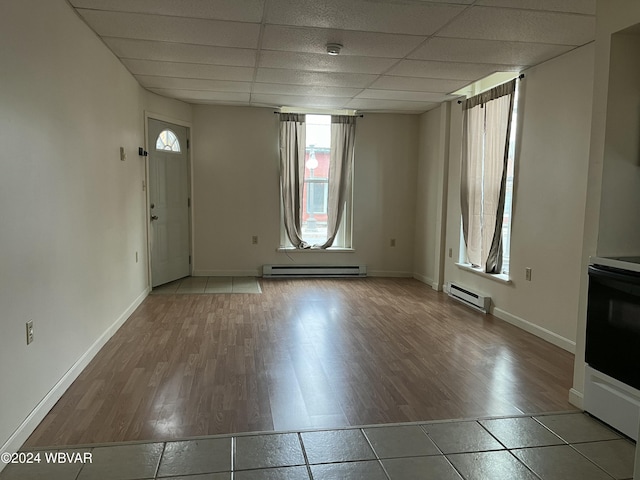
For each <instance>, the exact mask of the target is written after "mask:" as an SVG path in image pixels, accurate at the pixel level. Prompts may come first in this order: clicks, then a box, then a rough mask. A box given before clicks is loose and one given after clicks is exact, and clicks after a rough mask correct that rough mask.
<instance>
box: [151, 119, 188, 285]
mask: <svg viewBox="0 0 640 480" xmlns="http://www.w3.org/2000/svg"><path fill="white" fill-rule="evenodd" d="M150 119H152V120H159V121H161V122H167V123H173V124H174V125H179V126H181V127H185V128H186V129H187V141H188V142H189V147H188V148H187V153H188V154H187V190H188V192H189V199H190V208H189V257H190V259H191V262H190V263H189V274H192V273H193V265H194V263H195V257H194V253H193V250H194V249H193V247H194V228H193V227H194V226H193V211H194V208H195V207H194V201H193V154H192V153H191V152H192V151H193V148H192V147H193V140H192V131H193V127H192V123H191V122H185V121H184V120H180V119H177V118H173V117H168V116H166V115H161V114H159V113H155V112H150V111H148V110H145V111H144V145H145V147H144V149H145V151H146V152H151V149H152V148H155V147H152V146H151V145H149V120H150ZM144 178H145V180H144V185H143V189H144V193H145V217H144V218H145V227H146V229H145V232H146V235H147V242H146V244H147V288H148V289H149V291H151V290H152V287H151V285H152V284H153V283H152V278H151V214H150V212H151V200H150V198H149V154H148V155H146V156H145V157H144Z"/></svg>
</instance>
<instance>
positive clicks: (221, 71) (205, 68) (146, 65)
mask: <svg viewBox="0 0 640 480" xmlns="http://www.w3.org/2000/svg"><path fill="white" fill-rule="evenodd" d="M122 63H124V65H125V66H126V67H127V68H128V69H129V71H130V72H131V73H133V74H134V75H153V76H161V77H179V78H208V79H211V80H237V81H240V82H251V81H252V80H253V71H254V69H253V68H252V67H227V66H222V65H203V64H198V63H178V62H157V61H153V60H132V59H123V60H122Z"/></svg>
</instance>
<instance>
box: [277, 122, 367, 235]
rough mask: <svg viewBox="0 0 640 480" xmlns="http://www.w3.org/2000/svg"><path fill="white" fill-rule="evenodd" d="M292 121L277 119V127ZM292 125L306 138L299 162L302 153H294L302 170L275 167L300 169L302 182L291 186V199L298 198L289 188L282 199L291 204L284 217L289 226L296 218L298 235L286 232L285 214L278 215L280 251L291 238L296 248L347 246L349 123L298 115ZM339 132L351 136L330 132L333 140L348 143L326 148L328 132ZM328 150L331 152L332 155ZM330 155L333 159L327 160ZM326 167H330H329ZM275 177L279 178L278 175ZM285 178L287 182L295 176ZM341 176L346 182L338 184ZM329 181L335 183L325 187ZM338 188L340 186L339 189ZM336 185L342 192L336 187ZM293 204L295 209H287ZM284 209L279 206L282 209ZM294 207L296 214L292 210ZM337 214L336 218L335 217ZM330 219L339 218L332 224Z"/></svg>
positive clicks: (349, 194)
mask: <svg viewBox="0 0 640 480" xmlns="http://www.w3.org/2000/svg"><path fill="white" fill-rule="evenodd" d="M292 119H293V118H291V119H289V120H287V119H284V118H282V117H281V128H282V126H283V124H282V122H283V120H284V121H285V122H286V121H292ZM296 121H298V122H299V123H298V125H299V126H300V127H299V128H301V129H304V136H305V139H306V140H305V144H304V159H302V151H301V150H299V151H300V154H298V158H299V159H300V160H297V161H296V162H297V163H296V165H299V162H300V161H304V169H303V168H302V165H300V167H296V166H295V165H294V164H293V163H291V162H288V163H287V166H285V167H282V165H284V164H283V163H281V168H286V169H289V170H288V171H289V172H295V171H296V170H297V168H300V171H302V170H304V174H303V175H304V176H303V178H302V179H299V181H300V184H299V185H300V186H299V187H296V188H298V192H299V195H300V197H299V198H300V201H299V202H295V201H294V200H295V199H296V198H298V197H297V196H296V195H298V194H296V193H295V192H294V191H293V189H291V190H290V195H291V196H287V198H288V199H290V200H291V203H288V205H289V206H290V207H289V208H291V210H290V211H291V214H290V215H291V217H288V218H292V220H291V223H293V222H294V220H293V219H295V218H297V219H299V221H300V223H299V234H295V235H294V234H291V233H290V232H288V231H287V227H286V226H285V223H286V222H285V220H286V219H285V216H286V215H287V213H286V211H283V216H282V228H281V245H282V246H283V247H285V248H291V247H293V246H294V244H293V243H292V241H291V237H290V235H294V237H295V238H296V240H297V241H298V242H299V243H300V246H299V247H298V248H309V247H311V248H314V247H316V248H317V247H322V248H325V246H326V245H329V246H330V247H334V248H351V170H352V168H351V165H352V162H353V132H354V131H355V130H354V129H355V119H354V117H345V116H334V117H332V116H331V115H299V116H297V117H296ZM345 129H350V130H351V134H349V135H347V134H346V133H343V134H342V135H338V134H337V133H336V135H335V136H336V138H346V139H348V141H346V142H345V144H344V145H337V146H332V144H331V141H332V131H335V132H343V131H344V130H345ZM281 135H282V130H281ZM299 138H302V135H299ZM282 141H283V139H282V137H281V142H282ZM332 148H335V149H336V152H332ZM332 153H334V155H335V158H333V159H332ZM282 161H283V159H282V157H281V162H282ZM332 162H333V163H332ZM332 165H335V166H334V167H332ZM332 168H335V169H336V170H335V172H334V173H333V175H332V174H331V169H332ZM341 172H342V177H341ZM281 175H283V173H282V172H281ZM288 178H289V179H290V180H291V178H295V177H291V176H290V177H288ZM341 178H344V179H345V180H346V181H342V182H341ZM281 181H282V177H281ZM296 181H298V180H296ZM330 182H335V185H334V186H333V187H331V186H330ZM285 183H286V182H285ZM338 185H340V188H339V189H338ZM342 185H344V186H345V188H342ZM281 188H282V187H281ZM330 192H334V193H330ZM287 193H289V192H283V195H285V194H287ZM331 195H335V197H334V198H332V197H331ZM285 196H286V195H285ZM284 203H285V205H286V204H287V201H286V200H284ZM295 204H297V205H298V207H293V205H295ZM286 208H287V207H286V206H285V210H286ZM296 209H297V212H294V210H296ZM338 211H340V214H337V213H336V212H338ZM336 218H337V219H339V221H338V222H337V223H336ZM295 221H298V220H295ZM336 225H337V231H336V229H335V227H336ZM333 232H335V234H334V233H333ZM331 238H333V242H331V240H330V239H331Z"/></svg>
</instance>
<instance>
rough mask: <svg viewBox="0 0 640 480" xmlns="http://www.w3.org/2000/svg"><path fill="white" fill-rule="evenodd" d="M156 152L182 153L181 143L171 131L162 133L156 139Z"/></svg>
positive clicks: (167, 130)
mask: <svg viewBox="0 0 640 480" xmlns="http://www.w3.org/2000/svg"><path fill="white" fill-rule="evenodd" d="M156 150H164V151H167V152H176V153H180V142H179V141H178V137H177V136H176V134H175V133H173V132H172V131H171V130H169V129H166V130H163V131H161V132H160V135H158V138H157V139H156Z"/></svg>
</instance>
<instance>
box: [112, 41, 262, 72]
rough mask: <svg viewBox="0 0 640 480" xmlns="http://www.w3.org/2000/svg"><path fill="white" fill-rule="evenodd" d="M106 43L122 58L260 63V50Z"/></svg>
mask: <svg viewBox="0 0 640 480" xmlns="http://www.w3.org/2000/svg"><path fill="white" fill-rule="evenodd" d="M103 40H104V41H105V43H106V44H107V45H108V46H109V48H110V49H111V50H112V51H113V53H115V54H116V55H117V56H118V57H120V58H137V59H144V60H159V61H163V62H187V63H203V64H212V65H229V66H238V67H253V66H255V64H256V50H250V49H247V48H227V47H212V46H209V45H189V44H186V43H171V42H157V41H153V40H134V39H129V38H115V37H104V38H103Z"/></svg>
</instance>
